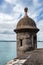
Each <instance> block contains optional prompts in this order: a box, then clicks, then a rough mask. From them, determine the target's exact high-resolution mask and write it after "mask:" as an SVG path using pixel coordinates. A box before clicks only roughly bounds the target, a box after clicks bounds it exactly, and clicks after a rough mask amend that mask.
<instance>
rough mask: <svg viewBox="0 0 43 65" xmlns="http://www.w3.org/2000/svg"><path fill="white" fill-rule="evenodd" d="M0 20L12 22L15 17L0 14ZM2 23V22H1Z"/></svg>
mask: <svg viewBox="0 0 43 65" xmlns="http://www.w3.org/2000/svg"><path fill="white" fill-rule="evenodd" d="M0 19H1V20H2V21H3V20H12V19H13V17H12V16H11V15H8V14H5V13H0ZM0 23H1V21H0Z"/></svg>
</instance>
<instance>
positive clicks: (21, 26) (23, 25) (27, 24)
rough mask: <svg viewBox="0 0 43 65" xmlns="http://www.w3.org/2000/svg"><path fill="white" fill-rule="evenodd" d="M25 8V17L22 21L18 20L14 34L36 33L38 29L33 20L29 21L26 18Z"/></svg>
mask: <svg viewBox="0 0 43 65" xmlns="http://www.w3.org/2000/svg"><path fill="white" fill-rule="evenodd" d="M27 10H28V9H27V8H25V9H24V11H25V15H24V17H23V18H22V19H20V20H19V22H18V24H17V27H16V29H15V30H14V31H15V32H18V31H19V32H20V31H25V30H26V31H29V30H31V31H33V30H34V31H36V32H38V31H39V29H38V28H37V27H36V23H35V22H34V20H33V19H31V18H30V17H28V15H27Z"/></svg>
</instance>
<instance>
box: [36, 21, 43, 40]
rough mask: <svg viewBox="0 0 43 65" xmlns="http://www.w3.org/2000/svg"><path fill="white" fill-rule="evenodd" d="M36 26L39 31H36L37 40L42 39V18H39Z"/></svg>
mask: <svg viewBox="0 0 43 65" xmlns="http://www.w3.org/2000/svg"><path fill="white" fill-rule="evenodd" d="M37 26H38V28H39V30H40V31H39V32H38V40H39V41H40V40H42V41H43V20H40V21H39V22H38V23H37Z"/></svg>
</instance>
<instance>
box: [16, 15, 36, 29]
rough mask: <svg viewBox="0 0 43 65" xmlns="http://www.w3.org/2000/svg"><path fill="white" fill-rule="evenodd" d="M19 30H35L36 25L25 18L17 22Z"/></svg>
mask: <svg viewBox="0 0 43 65" xmlns="http://www.w3.org/2000/svg"><path fill="white" fill-rule="evenodd" d="M19 28H36V24H35V22H34V21H33V20H32V19H31V18H29V17H28V16H26V17H24V18H22V19H21V20H20V21H19V22H18V24H17V29H19Z"/></svg>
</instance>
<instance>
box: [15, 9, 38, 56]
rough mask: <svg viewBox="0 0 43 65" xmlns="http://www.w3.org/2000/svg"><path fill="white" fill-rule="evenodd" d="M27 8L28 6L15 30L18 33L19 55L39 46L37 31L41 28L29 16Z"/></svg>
mask: <svg viewBox="0 0 43 65" xmlns="http://www.w3.org/2000/svg"><path fill="white" fill-rule="evenodd" d="M27 10H28V8H25V9H24V11H25V15H24V17H23V18H22V19H21V20H20V21H19V22H18V24H17V27H16V29H15V30H14V31H15V32H16V33H17V57H18V56H21V55H23V54H25V53H26V52H28V51H31V50H34V49H36V48H37V35H36V33H37V32H38V31H39V29H38V28H37V27H36V23H35V22H34V21H33V20H32V19H31V18H30V17H28V15H27Z"/></svg>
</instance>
